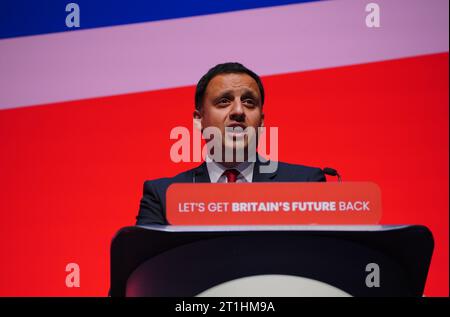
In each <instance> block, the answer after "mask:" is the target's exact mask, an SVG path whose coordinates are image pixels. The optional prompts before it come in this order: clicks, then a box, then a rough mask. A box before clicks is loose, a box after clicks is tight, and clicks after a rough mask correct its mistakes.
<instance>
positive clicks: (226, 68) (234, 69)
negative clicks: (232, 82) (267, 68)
mask: <svg viewBox="0 0 450 317" xmlns="http://www.w3.org/2000/svg"><path fill="white" fill-rule="evenodd" d="M239 73H243V74H247V75H249V76H250V77H252V78H253V79H254V80H255V81H256V83H257V84H258V88H259V93H260V94H261V107H262V106H263V105H264V86H263V84H262V82H261V78H259V76H258V75H257V74H256V73H255V72H253V71H251V70H250V69H248V68H247V67H245V66H244V65H242V64H239V63H223V64H218V65H216V66H214V67H213V68H211V69H210V70H209V71H208V72H207V73H206V74H205V75H203V77H202V78H200V80H199V81H198V84H197V88H196V90H195V109H197V110H201V108H202V106H203V97H204V96H205V92H206V87H208V84H209V82H210V81H211V79H213V78H214V77H215V76H217V75H220V74H239Z"/></svg>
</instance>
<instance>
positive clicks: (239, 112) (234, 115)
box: [230, 100, 245, 121]
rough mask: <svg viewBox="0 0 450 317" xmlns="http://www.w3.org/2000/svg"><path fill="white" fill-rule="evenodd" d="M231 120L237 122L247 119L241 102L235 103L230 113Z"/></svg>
mask: <svg viewBox="0 0 450 317" xmlns="http://www.w3.org/2000/svg"><path fill="white" fill-rule="evenodd" d="M230 119H232V120H235V121H242V120H243V119H245V112H244V106H243V105H242V102H241V101H240V100H236V101H235V102H233V106H232V107H231V111H230Z"/></svg>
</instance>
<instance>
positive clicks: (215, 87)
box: [206, 73, 259, 95]
mask: <svg viewBox="0 0 450 317" xmlns="http://www.w3.org/2000/svg"><path fill="white" fill-rule="evenodd" d="M230 90H237V91H244V90H247V91H248V90H250V91H253V92H254V93H257V94H258V95H259V87H258V84H257V83H256V81H255V80H254V79H253V78H252V77H251V76H249V75H248V74H245V73H242V74H241V73H230V74H219V75H217V76H214V77H213V79H211V81H210V82H209V83H208V86H207V88H206V93H208V92H209V93H212V94H217V93H220V92H222V91H230Z"/></svg>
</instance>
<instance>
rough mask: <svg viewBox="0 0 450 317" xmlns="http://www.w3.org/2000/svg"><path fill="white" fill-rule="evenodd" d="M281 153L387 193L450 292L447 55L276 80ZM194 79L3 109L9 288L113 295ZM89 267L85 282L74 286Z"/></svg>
mask: <svg viewBox="0 0 450 317" xmlns="http://www.w3.org/2000/svg"><path fill="white" fill-rule="evenodd" d="M263 81H264V84H265V87H266V91H267V102H266V104H265V108H264V110H265V114H266V126H278V127H279V137H280V140H279V157H280V160H282V161H286V162H292V163H299V164H306V165H312V166H318V167H325V166H331V167H334V168H337V169H338V170H339V171H340V173H341V174H342V176H343V179H344V180H352V181H371V182H375V183H377V184H378V185H379V186H380V188H381V190H382V201H383V217H382V220H381V223H383V224H423V225H426V226H427V227H428V228H430V229H431V231H432V232H433V235H434V238H435V244H436V245H435V252H434V255H433V259H432V264H431V268H430V272H429V276H428V280H427V285H426V289H425V294H426V296H448V254H449V253H448V237H449V226H448V215H449V205H448V197H449V196H448V189H449V188H448V187H449V170H448V167H449V165H448V163H449V156H448V155H449V139H448V132H449V131H448V130H449V121H448V120H449V118H448V114H449V104H448V53H445V54H436V55H429V56H422V57H416V58H406V59H401V60H394V61H386V62H378V63H371V64H365V65H355V66H348V67H340V68H334V69H325V70H318V71H311V72H302V73H291V74H283V75H276V76H269V77H263ZM194 90H195V87H194V86H191V87H183V88H175V89H167V90H161V91H153V92H143V93H136V94H129V95H123V96H114V97H105V98H96V99H90V100H81V101H73V102H66V103H59V104H52V105H44V106H39V107H28V108H19V109H11V110H3V111H0V150H1V155H0V212H1V223H0V252H1V254H2V261H1V262H0V296H81V295H85V296H106V295H107V292H108V288H109V246H110V242H111V239H112V237H113V235H114V234H115V232H116V231H117V230H118V229H119V228H121V227H123V226H128V225H133V224H134V222H135V216H136V214H137V211H138V206H139V199H140V198H141V195H142V184H143V182H144V180H146V179H153V178H157V177H163V176H173V175H175V174H176V173H178V172H181V171H183V170H185V169H188V168H191V167H193V166H195V165H197V164H198V163H191V164H186V163H183V164H175V163H172V162H171V160H170V156H169V150H170V146H171V145H172V144H173V143H174V141H173V140H170V139H169V133H170V130H171V129H172V128H173V127H175V126H186V127H191V125H192V122H191V118H192V112H193V96H194ZM69 262H76V263H78V264H79V265H80V269H81V287H80V288H66V286H65V277H66V274H67V273H66V272H65V266H66V264H67V263H69Z"/></svg>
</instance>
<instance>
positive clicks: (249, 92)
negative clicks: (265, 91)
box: [241, 89, 258, 99]
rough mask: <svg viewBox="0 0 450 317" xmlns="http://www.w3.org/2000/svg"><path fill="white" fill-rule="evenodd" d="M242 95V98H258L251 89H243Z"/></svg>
mask: <svg viewBox="0 0 450 317" xmlns="http://www.w3.org/2000/svg"><path fill="white" fill-rule="evenodd" d="M242 97H244V98H247V97H252V98H253V99H258V94H256V93H255V92H254V91H253V90H250V89H246V90H245V91H244V93H243V94H242ZM242 97H241V98H242Z"/></svg>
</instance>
